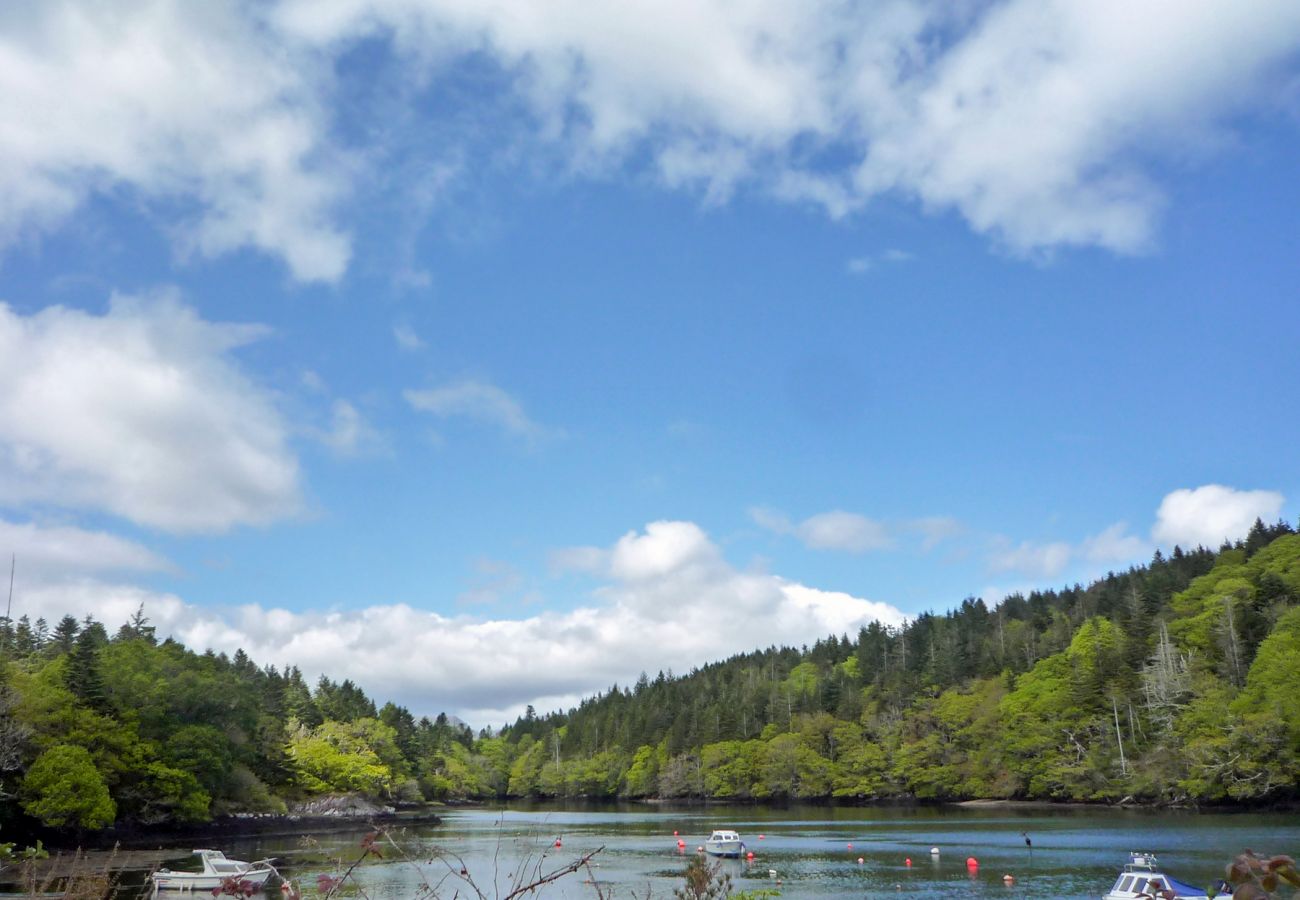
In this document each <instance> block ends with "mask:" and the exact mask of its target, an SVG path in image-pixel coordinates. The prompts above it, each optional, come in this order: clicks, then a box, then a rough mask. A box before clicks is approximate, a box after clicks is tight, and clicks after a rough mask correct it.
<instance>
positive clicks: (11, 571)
mask: <svg viewBox="0 0 1300 900" xmlns="http://www.w3.org/2000/svg"><path fill="white" fill-rule="evenodd" d="M17 565H18V554H17V553H15V554H13V555H12V556H10V557H9V605H8V606H6V607H5V619H8V618H9V613H11V612H13V609H14V568H15V567H16V566H17Z"/></svg>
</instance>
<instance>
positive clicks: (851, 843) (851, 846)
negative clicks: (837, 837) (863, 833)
mask: <svg viewBox="0 0 1300 900" xmlns="http://www.w3.org/2000/svg"><path fill="white" fill-rule="evenodd" d="M849 849H850V850H852V849H853V842H852V841H849Z"/></svg>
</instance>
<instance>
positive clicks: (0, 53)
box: [0, 0, 350, 281]
mask: <svg viewBox="0 0 1300 900" xmlns="http://www.w3.org/2000/svg"><path fill="white" fill-rule="evenodd" d="M255 10H256V7H255V6H252V5H246V4H226V3H215V4H198V5H191V4H184V3H169V2H163V3H157V2H125V3H114V4H109V5H105V4H96V3H78V2H69V0H51V2H48V3H37V4H30V5H21V6H11V7H9V8H7V9H6V10H5V12H4V20H3V27H2V28H0V158H3V159H4V165H3V166H0V248H2V247H3V246H4V245H5V244H7V243H10V242H12V241H14V240H15V239H17V238H18V237H20V236H21V235H23V234H25V233H29V232H34V231H35V232H39V231H44V230H49V229H51V228H53V227H55V226H56V225H59V224H60V223H62V222H64V221H65V220H67V219H68V218H69V217H70V216H71V215H72V214H73V213H74V212H75V211H76V210H77V209H78V208H79V207H82V206H84V205H85V204H86V203H87V202H88V201H89V200H90V199H91V198H93V197H103V196H110V195H113V194H115V193H119V192H121V191H122V190H123V189H126V190H128V191H130V192H133V194H134V196H135V197H137V198H140V199H143V200H144V201H145V202H146V204H157V206H158V208H160V209H162V210H165V211H167V212H168V213H169V214H171V213H174V212H175V211H176V210H177V209H178V208H179V209H183V210H185V212H184V213H182V215H181V220H180V221H179V222H176V221H173V222H171V223H169V225H170V227H171V228H172V229H173V234H174V235H175V236H176V237H177V238H178V241H179V246H180V247H181V249H182V250H183V251H185V252H189V251H197V252H198V253H201V254H203V255H205V256H212V255H216V254H221V253H226V252H229V251H232V250H237V249H240V248H246V247H252V248H256V249H259V250H263V251H266V252H269V253H272V254H274V255H276V256H279V257H281V258H282V259H283V260H284V261H285V263H286V264H287V265H288V266H289V269H290V270H291V271H292V273H293V275H294V276H295V277H296V278H298V279H300V280H306V281H315V280H320V281H333V280H336V279H337V278H338V277H339V276H340V275H341V274H342V272H343V270H344V268H345V267H346V265H347V262H348V257H349V252H350V249H349V244H350V241H349V238H348V236H347V235H346V234H344V233H343V232H342V231H341V230H340V229H339V228H338V227H337V226H336V225H335V224H334V222H333V221H332V214H333V209H334V206H335V204H336V202H337V200H338V199H339V193H340V191H339V185H342V184H346V183H347V181H348V177H347V172H346V171H345V170H344V169H343V167H342V166H341V164H340V163H338V162H333V163H331V162H329V158H330V155H331V151H330V149H329V147H328V146H327V145H326V142H325V140H324V137H325V134H324V132H325V128H326V124H327V117H326V114H325V112H324V110H323V109H322V108H321V100H322V95H323V94H324V92H325V91H326V89H327V87H328V83H327V81H326V80H325V79H326V78H327V75H326V73H327V72H328V66H327V65H324V64H323V62H324V61H321V60H318V59H316V58H315V57H314V55H312V54H311V53H308V52H303V51H302V50H299V51H297V52H295V50H294V48H290V47H288V46H285V45H284V44H283V43H282V42H281V39H280V37H279V36H278V35H276V34H274V33H273V32H271V31H270V30H268V29H267V28H266V27H265V26H264V24H263V23H261V22H259V21H258V15H257V13H256V12H255Z"/></svg>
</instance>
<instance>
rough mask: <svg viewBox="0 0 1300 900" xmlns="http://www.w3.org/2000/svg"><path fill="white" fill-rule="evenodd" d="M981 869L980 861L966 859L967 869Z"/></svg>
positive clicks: (971, 858)
mask: <svg viewBox="0 0 1300 900" xmlns="http://www.w3.org/2000/svg"><path fill="white" fill-rule="evenodd" d="M979 867H980V861H979V860H978V859H976V858H975V857H973V856H968V857H966V868H968V869H978V868H979Z"/></svg>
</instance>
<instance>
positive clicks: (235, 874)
mask: <svg viewBox="0 0 1300 900" xmlns="http://www.w3.org/2000/svg"><path fill="white" fill-rule="evenodd" d="M194 855H195V856H197V857H198V858H199V859H200V860H201V861H202V863H203V871H202V872H173V871H171V870H170V869H159V870H158V871H157V872H154V873H153V876H152V878H153V886H154V887H155V888H157V889H158V890H166V891H195V890H198V891H211V890H215V889H217V888H220V887H222V886H223V885H225V884H226V883H228V882H234V883H235V884H240V885H242V884H245V883H247V884H251V885H252V886H253V887H261V886H262V885H263V884H265V883H266V880H267V879H268V878H270V877H271V876H272V875H274V874H275V866H273V865H271V861H270V860H269V859H260V860H258V861H257V862H251V863H250V862H244V861H243V860H242V859H227V858H226V854H224V853H222V852H221V851H220V850H195V851H194Z"/></svg>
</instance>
